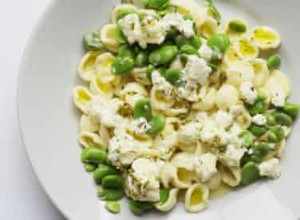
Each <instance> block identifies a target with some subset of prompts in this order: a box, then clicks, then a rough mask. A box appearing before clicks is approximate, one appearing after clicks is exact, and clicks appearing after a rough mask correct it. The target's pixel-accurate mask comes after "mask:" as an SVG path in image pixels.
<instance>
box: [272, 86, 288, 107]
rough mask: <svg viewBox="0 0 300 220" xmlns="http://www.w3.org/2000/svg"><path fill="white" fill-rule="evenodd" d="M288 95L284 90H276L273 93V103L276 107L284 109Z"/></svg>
mask: <svg viewBox="0 0 300 220" xmlns="http://www.w3.org/2000/svg"><path fill="white" fill-rule="evenodd" d="M285 99H286V95H285V93H284V91H283V90H282V89H274V90H272V93H271V102H272V104H273V105H274V106H276V107H283V106H284V103H285Z"/></svg>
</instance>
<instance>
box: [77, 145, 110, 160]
mask: <svg viewBox="0 0 300 220" xmlns="http://www.w3.org/2000/svg"><path fill="white" fill-rule="evenodd" d="M107 157H108V156H107V153H106V152H105V151H104V150H101V149H99V148H95V147H87V148H85V149H83V151H82V153H81V160H82V162H84V163H93V164H100V163H106V162H107Z"/></svg>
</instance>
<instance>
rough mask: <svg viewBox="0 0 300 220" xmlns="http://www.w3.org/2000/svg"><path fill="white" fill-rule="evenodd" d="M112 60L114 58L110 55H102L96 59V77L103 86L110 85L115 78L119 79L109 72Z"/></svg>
mask: <svg viewBox="0 0 300 220" xmlns="http://www.w3.org/2000/svg"><path fill="white" fill-rule="evenodd" d="M114 59H115V57H114V56H113V55H112V54H111V53H103V54H100V55H99V56H98V57H97V58H96V62H95V66H96V73H97V77H98V78H99V79H100V81H101V82H102V83H104V84H107V83H112V82H113V81H114V80H116V78H120V76H117V75H115V74H113V73H112V70H111V64H112V62H113V61H114Z"/></svg>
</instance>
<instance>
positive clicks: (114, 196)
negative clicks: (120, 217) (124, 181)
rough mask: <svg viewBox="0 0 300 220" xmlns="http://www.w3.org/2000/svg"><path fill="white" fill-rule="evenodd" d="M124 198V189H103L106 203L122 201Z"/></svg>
mask: <svg viewBox="0 0 300 220" xmlns="http://www.w3.org/2000/svg"><path fill="white" fill-rule="evenodd" d="M123 196H124V192H123V189H122V188H118V189H107V188H103V196H102V198H103V199H105V200H106V201H117V200H120V199H122V198H123Z"/></svg>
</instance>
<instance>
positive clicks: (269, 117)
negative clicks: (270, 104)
mask: <svg viewBox="0 0 300 220" xmlns="http://www.w3.org/2000/svg"><path fill="white" fill-rule="evenodd" d="M264 116H265V117H266V119H267V125H276V120H275V117H274V115H273V114H271V113H265V114H264Z"/></svg>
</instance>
